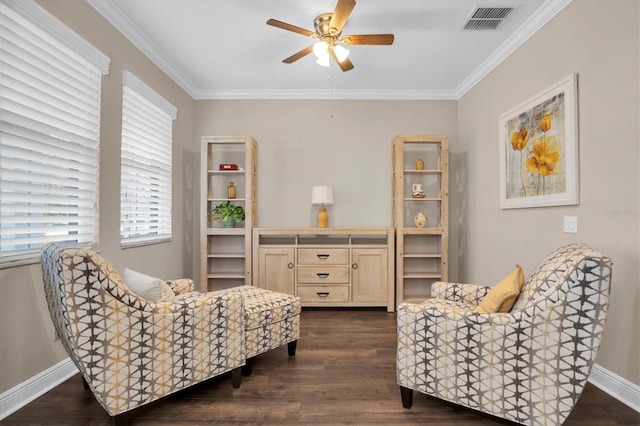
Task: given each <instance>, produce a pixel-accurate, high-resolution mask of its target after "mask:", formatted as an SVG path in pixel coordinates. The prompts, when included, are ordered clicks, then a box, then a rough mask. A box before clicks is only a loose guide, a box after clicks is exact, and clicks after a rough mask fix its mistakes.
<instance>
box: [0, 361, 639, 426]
mask: <svg viewBox="0 0 640 426" xmlns="http://www.w3.org/2000/svg"><path fill="white" fill-rule="evenodd" d="M77 372H78V369H77V368H76V366H75V365H73V363H72V362H71V359H69V358H67V359H64V360H62V361H60V362H59V363H57V364H56V365H54V366H52V367H50V368H48V369H46V370H45V371H43V372H42V373H40V374H37V375H35V376H33V377H32V378H31V379H29V380H27V381H25V382H22V383H20V384H19V385H17V386H14V387H13V388H11V389H9V390H8V391H6V392H3V393H2V394H0V420H2V419H4V418H5V417H8V416H9V415H11V414H12V413H13V412H15V411H17V410H19V409H20V408H22V407H24V406H25V405H27V404H28V403H30V402H31V401H33V400H34V399H36V398H38V397H39V396H40V395H42V394H44V393H46V392H48V391H49V390H51V389H53V388H54V387H56V386H58V385H59V384H60V383H62V382H64V381H65V380H67V379H69V378H70V377H72V376H73V375H74V374H76V373H77ZM589 382H590V383H591V384H593V385H594V386H597V387H598V388H600V389H602V390H603V391H604V392H606V393H607V394H609V395H611V396H612V397H613V398H615V399H617V400H618V401H620V402H622V403H623V404H625V405H628V406H629V407H631V408H632V409H633V410H635V411H637V412H639V413H640V386H638V385H636V384H634V383H631V382H630V381H628V380H627V379H624V378H622V377H620V376H618V375H617V374H615V373H612V372H611V371H609V370H607V369H606V368H603V367H601V366H599V365H598V364H594V366H593V369H592V370H591V376H590V377H589Z"/></svg>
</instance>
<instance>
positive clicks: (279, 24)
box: [267, 19, 317, 38]
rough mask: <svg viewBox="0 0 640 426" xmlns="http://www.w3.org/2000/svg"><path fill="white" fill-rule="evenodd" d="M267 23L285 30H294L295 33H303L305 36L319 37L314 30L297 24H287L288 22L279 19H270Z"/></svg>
mask: <svg viewBox="0 0 640 426" xmlns="http://www.w3.org/2000/svg"><path fill="white" fill-rule="evenodd" d="M267 25H271V26H272V27H276V28H282V29H283V30H287V31H293V32H294V33H298V34H302V35H303V36H307V37H314V38H315V37H317V34H316V33H314V32H312V31H309V30H305V29H304V28H300V27H296V26H295V25H291V24H287V23H286V22H282V21H278V20H277V19H269V20H268V21H267Z"/></svg>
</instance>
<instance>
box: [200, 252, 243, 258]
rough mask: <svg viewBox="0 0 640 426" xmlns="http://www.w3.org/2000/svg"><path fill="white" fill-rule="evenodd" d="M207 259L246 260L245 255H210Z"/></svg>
mask: <svg viewBox="0 0 640 426" xmlns="http://www.w3.org/2000/svg"><path fill="white" fill-rule="evenodd" d="M207 257H208V258H210V259H244V258H245V257H246V256H245V255H244V253H209V254H207Z"/></svg>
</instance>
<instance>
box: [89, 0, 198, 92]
mask: <svg viewBox="0 0 640 426" xmlns="http://www.w3.org/2000/svg"><path fill="white" fill-rule="evenodd" d="M86 2H87V3H88V4H89V5H90V6H91V7H93V8H94V9H95V10H96V11H97V12H98V13H99V14H100V15H102V17H104V18H105V19H106V20H107V21H108V22H109V23H110V24H111V25H113V26H114V27H115V28H116V29H117V30H118V31H120V32H121V33H122V35H124V36H125V37H126V38H127V39H128V40H129V41H130V42H131V43H132V44H133V45H134V46H135V47H137V48H138V49H139V50H140V51H141V52H142V53H143V54H144V55H145V56H147V57H148V58H149V59H151V61H152V62H153V63H154V64H156V65H157V66H158V68H160V69H161V70H162V71H163V72H164V73H165V74H167V76H169V78H171V79H172V80H173V81H175V82H176V84H177V85H178V86H180V87H181V88H182V89H183V90H184V91H185V92H187V94H189V96H191V97H192V98H195V93H196V89H195V86H194V84H193V82H192V81H190V80H189V79H188V78H186V77H185V76H184V75H183V74H182V73H181V72H180V70H179V69H178V67H176V66H175V65H174V64H173V63H172V62H171V61H170V60H169V59H167V58H166V57H165V56H164V55H163V54H162V53H161V52H160V50H159V49H158V48H156V47H155V46H154V44H153V43H151V41H149V39H148V38H147V37H146V36H145V35H144V33H142V32H141V31H140V30H139V29H138V27H136V26H135V25H134V24H133V23H132V22H131V20H130V19H129V18H127V16H126V15H125V14H124V13H123V12H122V11H121V10H120V9H119V8H118V7H117V6H116V5H115V4H114V3H112V2H109V1H107V0H86Z"/></svg>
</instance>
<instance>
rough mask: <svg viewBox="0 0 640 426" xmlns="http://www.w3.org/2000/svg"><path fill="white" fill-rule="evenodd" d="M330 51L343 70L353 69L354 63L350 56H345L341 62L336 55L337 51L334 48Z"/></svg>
mask: <svg viewBox="0 0 640 426" xmlns="http://www.w3.org/2000/svg"><path fill="white" fill-rule="evenodd" d="M330 51H331V56H332V57H333V59H334V60H335V61H336V63H337V64H338V65H339V66H340V69H341V70H342V71H344V72H347V71H349V70H352V69H353V63H352V62H351V61H350V60H349V58H344V59H343V60H342V62H340V61H339V60H338V57H337V56H336V52H334V51H333V49H330Z"/></svg>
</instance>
